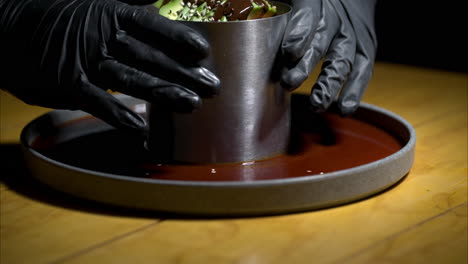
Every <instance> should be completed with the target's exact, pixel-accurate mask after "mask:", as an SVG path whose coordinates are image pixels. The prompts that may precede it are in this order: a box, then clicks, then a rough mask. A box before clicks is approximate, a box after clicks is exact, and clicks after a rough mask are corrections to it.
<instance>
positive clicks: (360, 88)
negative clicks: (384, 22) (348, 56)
mask: <svg viewBox="0 0 468 264" xmlns="http://www.w3.org/2000/svg"><path fill="white" fill-rule="evenodd" d="M345 4H348V3H343V5H345ZM374 5H375V2H374ZM362 6H363V7H364V8H368V9H369V10H362V9H359V10H356V7H355V6H353V5H349V6H346V8H347V10H349V12H353V14H360V15H354V16H349V18H350V21H351V23H352V26H353V28H354V31H355V32H360V34H358V38H357V42H356V45H357V47H356V58H355V60H354V64H353V70H352V72H351V74H350V75H349V77H348V80H347V81H346V83H345V85H344V86H343V89H342V91H341V94H340V97H339V98H338V108H339V109H340V112H341V113H342V114H343V115H350V114H352V113H353V112H354V111H356V109H357V108H358V107H359V102H360V101H361V98H362V96H363V94H364V92H365V90H366V88H367V85H368V83H369V81H370V79H371V77H372V70H373V67H374V59H375V53H376V50H377V38H376V34H375V30H374V26H373V20H374V18H373V15H374V12H373V10H374V9H375V8H374V6H372V5H371V4H370V3H369V4H367V5H362ZM352 9H355V10H352ZM369 21H372V22H369Z"/></svg>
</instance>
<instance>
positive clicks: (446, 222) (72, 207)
mask: <svg viewBox="0 0 468 264" xmlns="http://www.w3.org/2000/svg"><path fill="white" fill-rule="evenodd" d="M316 76H317V72H314V73H313V74H312V75H311V77H310V78H309V80H308V81H307V82H306V83H305V84H304V85H303V86H302V87H301V88H300V89H299V90H298V91H297V92H300V93H308V92H309V89H310V87H312V84H313V82H314V80H315V78H316ZM467 90H468V75H467V74H461V73H452V72H446V71H438V70H431V69H424V68H418V67H410V66H403V65H398V64H385V63H378V64H377V65H376V67H375V74H374V77H373V79H372V81H371V84H370V86H369V88H368V91H367V93H366V95H365V97H364V99H363V100H364V101H366V102H369V103H372V104H375V105H378V106H381V107H383V108H386V109H388V110H390V111H393V112H395V113H397V114H398V115H400V116H402V117H403V118H405V119H406V120H408V121H409V122H410V123H411V124H412V125H413V126H414V127H415V129H416V133H417V145H416V160H415V163H414V166H413V168H412V170H411V172H410V173H409V174H408V175H407V176H406V177H405V179H404V180H403V181H401V182H400V183H399V184H397V185H396V186H394V187H393V188H390V189H389V190H387V191H385V192H382V193H380V194H378V195H375V196H373V197H370V198H368V199H364V200H361V201H358V202H355V203H351V204H348V205H343V206H339V207H334V208H329V209H324V210H317V211H311V212H304V213H298V214H289V215H280V216H269V217H256V218H234V219H174V218H165V216H162V215H158V214H155V215H139V214H133V213H128V212H125V211H119V210H114V209H102V208H101V207H98V208H101V209H98V210H95V209H93V205H92V204H90V203H81V202H79V201H75V200H73V199H69V198H67V197H65V196H63V195H61V194H47V193H46V192H47V188H44V187H36V186H35V185H34V184H30V183H28V182H26V183H23V184H24V185H28V184H30V186H29V187H28V188H29V189H33V190H34V189H37V190H36V192H38V193H40V194H41V195H39V196H38V195H32V193H33V192H28V191H22V189H21V188H18V186H22V185H21V183H16V185H15V184H11V182H12V181H11V180H10V178H11V177H19V178H20V179H25V180H27V179H28V178H27V177H26V176H24V175H23V176H21V173H18V174H16V172H14V171H13V173H11V172H10V171H9V172H10V174H9V175H4V176H2V179H5V180H4V183H2V184H1V185H0V198H1V209H0V217H1V218H0V220H1V222H0V224H1V225H0V228H1V229H0V231H1V233H0V236H1V237H0V242H1V243H0V253H1V254H0V262H1V263H2V264H3V263H467V252H468V242H467V226H468V219H467V196H468V193H467V173H468V164H467V146H468V144H467V133H468V129H467V126H468V113H467V111H468V110H467V107H468V106H467ZM0 95H1V102H2V105H1V113H0V114H1V137H0V139H1V140H2V141H1V142H2V145H4V144H8V145H12V144H13V145H14V144H17V143H18V135H19V132H20V131H21V129H22V127H23V126H24V125H25V124H26V123H27V122H29V121H30V120H31V119H32V118H34V117H35V116H37V115H39V114H41V113H43V112H45V111H46V109H41V108H36V107H30V106H26V107H25V105H24V104H23V103H21V102H19V101H18V100H16V99H14V98H13V97H11V96H10V95H6V94H5V93H3V92H2V93H1V94H0ZM20 176H21V177H22V178H21V177H20ZM23 189H24V188H23ZM44 196H45V197H48V198H47V199H43V198H40V197H44ZM38 197H39V198H38ZM54 201H55V202H54ZM57 201H59V202H57Z"/></svg>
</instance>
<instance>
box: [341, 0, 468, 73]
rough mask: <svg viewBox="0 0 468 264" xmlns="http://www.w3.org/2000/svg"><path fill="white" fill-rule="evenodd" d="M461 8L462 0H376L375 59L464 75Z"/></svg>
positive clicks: (466, 45) (467, 15)
mask: <svg viewBox="0 0 468 264" xmlns="http://www.w3.org/2000/svg"><path fill="white" fill-rule="evenodd" d="M348 1H353V0H348ZM465 6H466V4H465V1H464V0H460V1H434V2H432V1H413V0H406V1H403V0H379V1H378V2H377V9H376V17H375V18H376V30H377V39H378V49H377V60H378V61H387V62H394V63H404V64H410V65H417V66H423V67H429V68H437V69H443V70H449V71H457V72H468V67H467V63H466V61H467V48H468V42H467V40H466V39H465V38H466V37H467V36H468V33H467V32H468V30H467V24H468V22H467V21H468V19H467V18H468V9H467V8H466V7H465Z"/></svg>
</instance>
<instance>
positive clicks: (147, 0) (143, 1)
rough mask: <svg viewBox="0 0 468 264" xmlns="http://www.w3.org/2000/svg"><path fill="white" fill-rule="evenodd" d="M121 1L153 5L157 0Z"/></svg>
mask: <svg viewBox="0 0 468 264" xmlns="http://www.w3.org/2000/svg"><path fill="white" fill-rule="evenodd" d="M119 1H120V2H123V3H126V4H129V5H151V4H153V3H154V2H156V1H155V0H119Z"/></svg>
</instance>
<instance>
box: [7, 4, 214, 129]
mask: <svg viewBox="0 0 468 264" xmlns="http://www.w3.org/2000/svg"><path fill="white" fill-rule="evenodd" d="M124 2H127V3H128V4H131V3H132V2H133V3H134V4H148V3H152V2H154V0H153V1H145V0H135V1H131V0H127V1H117V0H1V1H0V38H1V41H0V56H1V61H0V66H1V72H0V78H1V82H0V87H2V88H5V89H7V90H9V91H10V92H11V93H13V94H14V95H16V96H17V97H19V98H20V99H22V100H23V101H25V102H26V103H29V104H34V105H39V106H44V107H50V108H60V109H81V110H84V111H87V112H89V113H91V114H93V115H95V116H97V117H99V118H101V119H103V120H104V121H106V122H108V123H109V124H111V125H113V126H115V127H118V128H123V129H127V130H132V131H139V132H144V131H145V129H146V123H145V121H144V119H142V118H141V117H140V116H139V115H137V114H136V113H134V112H132V111H131V110H130V109H128V108H127V107H125V106H124V105H123V104H122V103H121V102H119V101H118V100H117V99H115V97H114V96H112V95H111V94H109V93H107V92H106V90H107V89H111V90H113V91H119V92H122V93H125V94H128V95H131V96H135V97H138V98H141V99H145V100H147V101H150V102H153V103H155V104H159V105H161V106H162V107H166V108H168V109H170V110H172V111H181V112H186V111H191V110H193V109H194V108H197V107H199V106H200V104H201V99H200V96H211V95H213V94H216V93H217V90H218V89H219V85H220V83H219V80H218V79H217V77H216V76H214V75H213V74H212V73H211V72H209V71H208V70H206V69H204V68H202V67H199V66H197V64H196V62H197V61H198V60H199V59H201V58H204V57H205V56H207V55H208V52H209V45H208V43H207V42H206V40H204V39H203V38H202V37H201V35H199V34H198V33H197V32H195V31H193V30H192V29H190V28H188V27H186V26H184V25H181V24H180V23H177V22H174V21H170V20H168V19H166V18H163V17H162V16H159V15H155V14H150V13H148V12H147V11H145V10H144V9H143V8H142V7H137V6H131V5H128V4H127V3H124Z"/></svg>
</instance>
